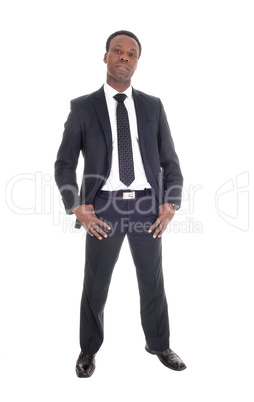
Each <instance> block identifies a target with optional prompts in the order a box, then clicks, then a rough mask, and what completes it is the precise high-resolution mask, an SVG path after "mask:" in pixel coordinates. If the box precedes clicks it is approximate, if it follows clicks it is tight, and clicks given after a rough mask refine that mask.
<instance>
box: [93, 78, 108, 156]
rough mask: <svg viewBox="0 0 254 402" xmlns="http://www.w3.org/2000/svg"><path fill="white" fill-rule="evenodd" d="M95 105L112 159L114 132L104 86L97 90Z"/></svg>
mask: <svg viewBox="0 0 254 402" xmlns="http://www.w3.org/2000/svg"><path fill="white" fill-rule="evenodd" d="M94 107H95V110H96V113H97V115H98V118H99V120H100V123H101V126H102V128H103V131H104V135H105V140H106V144H107V149H108V155H109V158H110V160H111V155H112V132H111V126H110V121H109V114H108V108H107V103H106V98H105V94H104V88H103V86H102V87H101V88H100V89H99V90H98V91H97V93H96V95H95V101H94ZM110 163H111V162H110Z"/></svg>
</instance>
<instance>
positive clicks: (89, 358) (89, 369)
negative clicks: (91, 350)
mask: <svg viewBox="0 0 254 402" xmlns="http://www.w3.org/2000/svg"><path fill="white" fill-rule="evenodd" d="M94 370H95V355H85V354H84V353H83V352H82V351H81V352H80V355H79V357H78V360H77V363H76V374H77V376H78V377H79V378H89V377H91V376H92V375H93V373H94Z"/></svg>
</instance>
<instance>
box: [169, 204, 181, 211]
mask: <svg viewBox="0 0 254 402" xmlns="http://www.w3.org/2000/svg"><path fill="white" fill-rule="evenodd" d="M170 205H172V207H173V208H174V210H175V211H178V209H180V205H178V204H173V203H172V202H170Z"/></svg>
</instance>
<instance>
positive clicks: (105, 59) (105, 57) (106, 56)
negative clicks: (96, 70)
mask: <svg viewBox="0 0 254 402" xmlns="http://www.w3.org/2000/svg"><path fill="white" fill-rule="evenodd" d="M107 60H108V53H105V54H104V58H103V61H104V63H105V64H107Z"/></svg>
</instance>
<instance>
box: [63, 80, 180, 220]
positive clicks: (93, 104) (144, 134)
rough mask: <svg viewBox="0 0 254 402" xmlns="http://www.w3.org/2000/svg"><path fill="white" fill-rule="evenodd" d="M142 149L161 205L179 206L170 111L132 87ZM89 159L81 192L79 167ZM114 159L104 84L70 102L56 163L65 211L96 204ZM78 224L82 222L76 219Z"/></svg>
mask: <svg viewBox="0 0 254 402" xmlns="http://www.w3.org/2000/svg"><path fill="white" fill-rule="evenodd" d="M133 98H134V104H135V109H136V115H137V124H138V135H139V143H140V152H141V156H142V160H143V164H144V169H145V172H146V176H147V179H148V182H149V183H150V184H151V186H152V188H153V189H154V192H155V195H156V197H157V199H158V202H159V204H162V203H165V202H170V203H175V204H178V205H181V192H182V185H183V177H182V174H181V170H180V165H179V160H178V157H177V154H176V152H175V148H174V143H173V140H172V137H171V134H170V129H169V125H168V122H167V118H166V114H165V111H164V108H163V105H162V103H161V101H160V99H158V98H155V97H153V96H150V95H146V94H145V93H143V92H140V91H137V90H135V89H133ZM80 151H82V153H83V157H84V159H85V164H84V175H83V180H82V185H81V189H80V194H79V190H78V184H77V180H76V168H77V164H78V159H79V155H80ZM111 159H112V134H111V127H110V121H109V115H108V109H107V104H106V99H105V94H104V89H103V87H102V88H100V89H99V90H98V91H96V92H93V93H92V94H89V95H85V96H81V97H79V98H76V99H74V100H72V101H71V111H70V114H69V116H68V119H67V121H66V123H65V130H64V133H63V139H62V143H61V145H60V148H59V151H58V154H57V160H56V162H55V180H56V183H57V186H58V188H59V190H60V193H61V195H62V199H63V203H64V206H65V209H66V213H68V214H71V213H72V209H73V208H74V207H75V206H77V205H80V204H93V203H94V201H95V198H96V197H97V195H98V193H99V192H100V190H101V188H102V186H103V184H104V183H105V181H106V180H107V178H108V176H109V173H110V168H111ZM76 227H80V224H79V223H78V224H77V225H76Z"/></svg>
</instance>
